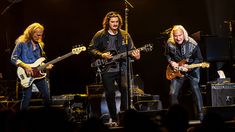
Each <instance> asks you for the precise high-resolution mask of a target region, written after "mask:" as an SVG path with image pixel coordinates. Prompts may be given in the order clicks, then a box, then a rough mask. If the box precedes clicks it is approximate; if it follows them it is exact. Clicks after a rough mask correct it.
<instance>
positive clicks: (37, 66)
mask: <svg viewBox="0 0 235 132" xmlns="http://www.w3.org/2000/svg"><path fill="white" fill-rule="evenodd" d="M85 50H86V47H85V46H79V47H76V48H73V49H72V51H71V52H69V53H67V54H65V55H63V56H60V57H57V58H56V59H54V60H51V61H49V62H47V63H46V64H43V65H42V63H43V61H45V60H46V58H44V57H41V58H39V59H38V60H36V61H35V62H34V63H33V64H28V65H29V66H30V67H32V69H33V75H31V76H28V75H27V74H26V72H25V70H24V68H22V67H18V68H17V76H18V78H19V79H20V83H21V85H22V86H23V87H24V88H27V87H29V86H31V85H32V83H33V81H34V80H36V79H42V78H45V77H46V73H43V72H42V71H43V70H44V69H45V68H46V67H47V66H48V65H49V64H54V63H56V62H59V61H61V60H63V59H65V58H68V57H69V56H71V55H75V54H76V55H78V54H80V53H81V52H82V51H85Z"/></svg>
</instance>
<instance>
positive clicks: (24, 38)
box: [11, 23, 53, 110]
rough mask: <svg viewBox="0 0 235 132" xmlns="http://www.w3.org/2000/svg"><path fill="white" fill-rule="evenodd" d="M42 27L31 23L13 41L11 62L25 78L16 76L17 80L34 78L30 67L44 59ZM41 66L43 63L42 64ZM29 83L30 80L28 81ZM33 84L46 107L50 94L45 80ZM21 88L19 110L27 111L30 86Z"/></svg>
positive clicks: (30, 93)
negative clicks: (19, 69)
mask: <svg viewBox="0 0 235 132" xmlns="http://www.w3.org/2000/svg"><path fill="white" fill-rule="evenodd" d="M43 33H44V27H43V26H42V25H41V24H40V23H32V24H31V25H29V26H28V27H27V28H26V29H25V31H24V32H23V34H22V35H20V36H19V37H18V38H17V39H16V41H15V44H16V45H15V48H14V50H13V52H12V55H11V62H12V63H13V64H14V65H16V66H17V68H22V69H23V70H24V72H23V73H25V75H26V76H24V77H23V73H22V75H20V76H19V75H18V76H19V78H20V77H21V79H25V80H26V78H27V77H33V76H36V74H37V73H36V72H35V69H34V67H32V65H33V64H34V63H35V62H36V61H37V60H39V59H40V58H42V57H45V52H44V51H43V48H44V42H43ZM42 64H43V63H42ZM52 67H53V65H52V64H49V65H48V66H47V67H46V69H51V68H52ZM29 82H30V80H29ZM33 83H34V84H35V86H36V87H37V88H38V90H39V91H40V92H41V93H42V97H43V99H44V105H46V106H48V105H49V104H50V93H49V86H48V82H47V81H46V78H45V77H43V78H40V79H37V80H34V81H33ZM25 84H26V86H24V87H22V100H21V105H20V110H27V108H28V106H29V103H30V99H31V96H32V87H33V86H32V84H30V85H27V83H25Z"/></svg>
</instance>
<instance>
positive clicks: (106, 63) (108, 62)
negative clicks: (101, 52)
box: [91, 44, 153, 72]
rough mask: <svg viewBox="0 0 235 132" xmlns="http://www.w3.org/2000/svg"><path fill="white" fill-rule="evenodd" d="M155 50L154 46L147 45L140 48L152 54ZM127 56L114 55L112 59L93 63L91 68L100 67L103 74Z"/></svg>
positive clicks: (122, 54) (124, 53)
mask: <svg viewBox="0 0 235 132" xmlns="http://www.w3.org/2000/svg"><path fill="white" fill-rule="evenodd" d="M152 49H153V45H152V44H146V45H144V46H143V47H140V48H138V50H140V51H145V52H150V51H152ZM132 52H133V50H130V51H128V55H130V54H131V53H132ZM126 56H127V53H126V52H123V53H119V54H114V53H113V57H112V58H111V59H97V60H95V61H94V62H92V63H91V67H99V68H100V70H101V72H104V71H106V70H107V69H108V68H109V67H111V66H112V65H113V64H114V63H115V62H116V61H117V60H119V59H123V58H125V57H126Z"/></svg>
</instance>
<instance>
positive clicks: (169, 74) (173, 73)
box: [166, 60, 210, 80]
mask: <svg viewBox="0 0 235 132" xmlns="http://www.w3.org/2000/svg"><path fill="white" fill-rule="evenodd" d="M178 64H179V68H178V69H173V68H172V66H171V65H170V64H168V66H167V69H166V78H167V79H168V80H172V79H174V78H176V77H184V72H182V70H181V69H182V68H181V67H182V66H183V65H184V64H186V60H182V61H180V62H178ZM184 67H186V68H188V69H192V68H196V67H202V68H208V67H210V64H209V63H207V62H202V63H198V64H190V65H187V66H184Z"/></svg>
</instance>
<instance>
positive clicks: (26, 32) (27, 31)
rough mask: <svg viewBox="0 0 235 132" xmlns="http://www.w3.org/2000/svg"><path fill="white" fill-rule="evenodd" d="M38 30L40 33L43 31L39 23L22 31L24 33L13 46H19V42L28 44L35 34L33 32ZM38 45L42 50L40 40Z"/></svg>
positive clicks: (42, 45) (42, 44)
mask: <svg viewBox="0 0 235 132" xmlns="http://www.w3.org/2000/svg"><path fill="white" fill-rule="evenodd" d="M37 28H39V29H41V30H42V31H44V27H43V26H42V25H41V24H40V23H37V22H35V23H33V24H31V25H29V26H28V27H27V28H26V29H25V30H24V33H23V34H22V35H20V36H19V37H18V38H17V39H16V41H15V44H19V43H21V42H23V43H28V42H29V41H30V40H31V39H32V37H33V34H34V33H35V30H36V29H37ZM39 44H40V46H41V47H42V48H43V47H44V45H45V44H44V43H43V41H42V40H39Z"/></svg>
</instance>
